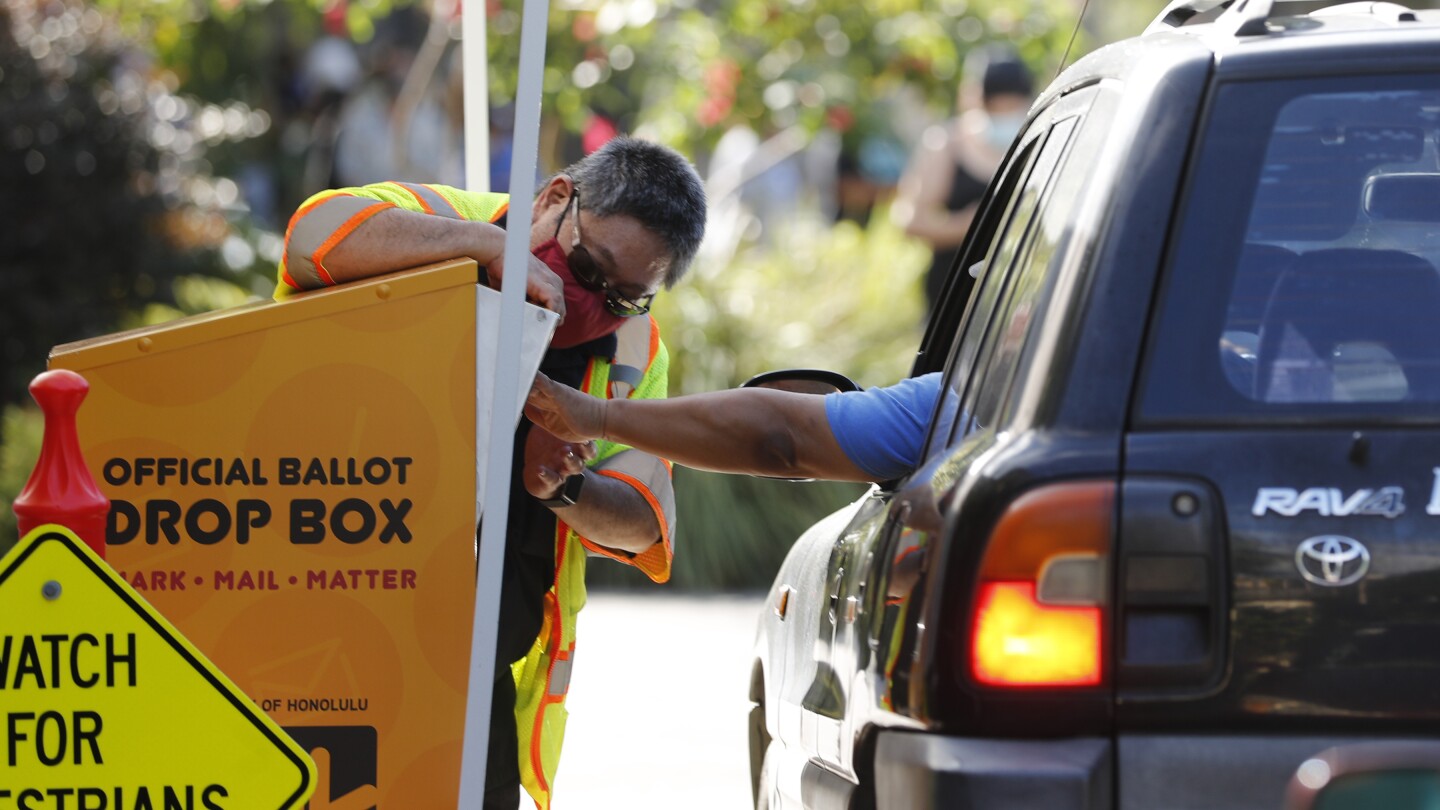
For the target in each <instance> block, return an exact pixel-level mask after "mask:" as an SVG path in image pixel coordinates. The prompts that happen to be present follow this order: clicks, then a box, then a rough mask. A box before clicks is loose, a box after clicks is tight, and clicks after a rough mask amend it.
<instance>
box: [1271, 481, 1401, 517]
mask: <svg viewBox="0 0 1440 810" xmlns="http://www.w3.org/2000/svg"><path fill="white" fill-rule="evenodd" d="M1270 512H1274V513H1275V514H1277V515H1284V516H1285V517H1295V516H1296V515H1298V514H1300V513H1301V512H1316V513H1318V514H1320V515H1321V516H1323V517H1346V516H1348V515H1384V516H1385V517H1387V518H1394V517H1399V516H1401V515H1403V514H1405V490H1403V489H1401V488H1400V487H1381V488H1380V489H1357V490H1355V491H1354V492H1352V493H1350V494H1349V495H1346V494H1345V493H1344V491H1343V490H1339V489H1335V488H1333V487H1329V488H1327V487H1310V488H1309V489H1301V490H1295V489H1291V488H1289V487H1261V488H1260V491H1259V492H1256V493H1255V505H1254V506H1252V507H1251V508H1250V514H1252V515H1254V516H1255V517H1263V516H1264V515H1266V514H1267V513H1270Z"/></svg>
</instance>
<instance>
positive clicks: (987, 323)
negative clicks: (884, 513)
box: [931, 118, 1078, 449]
mask: <svg viewBox="0 0 1440 810" xmlns="http://www.w3.org/2000/svg"><path fill="white" fill-rule="evenodd" d="M1077 120H1078V119H1076V118H1068V119H1066V120H1064V121H1061V122H1059V123H1057V124H1056V125H1055V126H1054V127H1053V128H1052V129H1051V130H1050V132H1049V133H1048V134H1047V135H1046V136H1045V137H1044V140H1043V143H1041V142H1040V141H1039V140H1037V142H1036V144H1033V145H1032V146H1031V149H1030V151H1029V153H1027V155H1025V156H1024V159H1025V160H1026V161H1027V163H1026V164H1024V165H1026V168H1027V169H1028V172H1027V173H1026V175H1025V179H1024V182H1023V185H1021V186H1020V188H1021V191H1020V193H1019V194H1018V195H1015V197H1014V198H1013V199H1012V200H1011V201H1010V204H1009V206H1008V207H1007V209H1006V211H1005V215H1004V219H1003V227H1002V228H1000V229H998V230H997V234H998V235H997V238H996V239H995V241H994V243H993V245H992V247H991V249H990V251H989V252H988V253H987V255H986V258H985V263H984V265H983V269H981V270H980V272H981V274H982V275H981V278H980V287H979V290H978V291H977V293H976V299H975V302H974V304H973V308H972V311H971V312H970V315H969V317H968V318H967V319H966V323H965V326H964V327H963V329H962V332H961V337H960V340H959V342H958V344H957V347H956V350H955V356H954V357H953V358H952V362H951V365H950V371H949V374H948V377H947V388H946V390H947V392H948V393H949V394H950V395H949V396H947V397H946V400H945V402H944V403H942V405H941V408H942V411H943V412H942V413H941V415H940V417H939V418H937V420H936V422H935V424H936V429H937V433H938V434H939V435H938V436H937V439H936V440H935V441H932V444H931V447H932V449H938V448H940V447H944V446H950V445H952V444H954V443H955V442H957V441H959V440H960V439H962V438H964V436H965V435H967V434H968V433H970V432H972V431H973V430H975V429H976V428H977V427H982V426H993V425H995V424H996V420H997V418H998V416H999V414H1000V408H1001V405H1002V404H1003V403H1004V401H1005V398H1006V394H1007V392H1008V388H1009V384H1010V382H1011V380H1012V379H1013V377H1014V372H1015V369H1016V365H1017V361H1018V359H1019V356H1020V348H1021V346H1022V345H1023V343H1024V339H1025V335H1026V334H1027V333H1028V328H1029V325H1030V323H1031V322H1032V321H1033V320H1034V319H1035V317H1036V316H1037V315H1038V314H1039V313H1038V312H1037V306H1038V304H1039V301H1040V293H1041V291H1042V289H1043V288H1044V280H1045V272H1044V271H1045V268H1046V266H1047V265H1048V263H1049V259H1050V256H1051V255H1052V254H1053V249H1054V244H1055V241H1056V240H1057V239H1058V237H1059V235H1060V232H1061V231H1062V230H1063V223H1058V222H1055V221H1053V220H1052V221H1051V222H1050V223H1049V224H1046V225H1042V226H1040V227H1036V223H1037V221H1038V220H1041V219H1044V218H1045V217H1046V216H1047V214H1046V213H1045V212H1047V211H1048V210H1049V202H1048V197H1049V193H1050V189H1051V188H1052V186H1053V181H1054V178H1055V176H1056V173H1057V169H1058V168H1059V167H1060V165H1061V164H1062V158H1063V156H1064V153H1065V149H1066V147H1067V146H1068V144H1069V142H1070V136H1071V134H1072V133H1073V132H1074V129H1075V124H1076V121H1077ZM1067 208H1068V206H1067ZM1062 217H1063V215H1062ZM940 439H943V442H942V441H940Z"/></svg>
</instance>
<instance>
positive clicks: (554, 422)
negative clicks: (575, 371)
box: [525, 374, 606, 442]
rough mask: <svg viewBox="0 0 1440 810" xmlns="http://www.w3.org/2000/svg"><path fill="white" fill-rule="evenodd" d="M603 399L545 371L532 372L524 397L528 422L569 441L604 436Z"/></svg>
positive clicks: (604, 406) (604, 403) (580, 440)
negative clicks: (546, 373)
mask: <svg viewBox="0 0 1440 810" xmlns="http://www.w3.org/2000/svg"><path fill="white" fill-rule="evenodd" d="M605 409H606V401H605V400H603V399H600V398H598V397H592V396H589V395H588V394H584V393H582V392H580V391H576V390H575V389H574V388H570V387H568V386H564V385H561V384H559V383H557V382H555V381H554V380H552V379H550V378H549V377H546V376H545V375H544V374H536V375H535V383H534V384H533V385H532V386H531V387H530V395H529V396H528V397H527V398H526V400H525V415H526V416H527V417H529V419H530V421H531V422H534V423H535V424H536V425H538V426H540V427H542V428H544V429H545V430H546V431H549V432H550V433H551V434H553V435H555V436H556V437H558V438H559V439H561V440H563V441H568V442H582V441H587V440H589V439H603V438H605Z"/></svg>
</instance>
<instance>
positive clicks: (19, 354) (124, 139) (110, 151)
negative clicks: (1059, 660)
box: [0, 2, 233, 405]
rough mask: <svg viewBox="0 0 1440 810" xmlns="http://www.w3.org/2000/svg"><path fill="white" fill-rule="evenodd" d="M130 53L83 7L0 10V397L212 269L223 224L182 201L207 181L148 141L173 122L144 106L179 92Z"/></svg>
mask: <svg viewBox="0 0 1440 810" xmlns="http://www.w3.org/2000/svg"><path fill="white" fill-rule="evenodd" d="M133 56H134V54H133V53H132V52H130V51H129V50H128V49H127V48H126V46H125V44H124V42H123V41H122V40H119V39H117V38H116V37H115V36H114V32H113V30H111V28H110V26H109V25H108V24H107V21H106V20H105V19H104V18H103V16H101V15H100V14H98V13H97V12H95V11H94V10H93V9H89V8H87V7H85V6H84V5H82V4H80V3H79V2H71V3H55V4H50V5H49V6H47V10H46V11H45V12H43V13H41V12H37V11H35V10H34V9H27V7H25V6H23V5H16V6H13V7H7V6H0V76H3V81H0V133H3V136H0V187H3V188H4V189H5V190H6V193H5V194H4V195H0V221H3V222H4V223H5V227H4V228H3V229H0V268H3V273H0V347H3V348H0V353H3V358H4V361H3V366H0V405H3V404H8V403H14V402H21V401H24V398H25V386H26V385H27V384H28V382H29V380H30V378H31V377H33V376H34V375H35V374H36V373H38V372H39V371H41V370H42V369H43V368H44V363H45V357H46V355H47V354H48V352H49V350H50V348H51V347H52V346H54V345H56V344H58V343H64V342H67V341H71V340H75V339H78V338H81V337H87V336H90V335H94V334H100V333H104V332H108V331H111V330H113V329H114V328H115V327H116V326H117V325H118V324H119V323H120V322H121V320H122V319H123V318H124V316H125V315H126V313H128V312H130V311H132V310H134V309H135V308H136V307H138V306H140V305H141V304H142V303H144V302H148V301H152V300H157V299H158V300H164V299H165V298H167V297H168V290H169V288H170V282H171V281H172V280H173V279H175V278H178V277H181V276H183V275H186V274H190V273H197V272H214V271H215V269H216V263H215V257H214V255H213V254H211V253H207V252H206V251H205V250H204V247H205V245H206V241H207V238H208V237H207V233H208V232H211V231H213V229H214V228H215V227H216V226H217V225H218V226H219V228H220V230H221V231H222V232H223V230H224V221H223V219H220V220H218V222H217V220H216V217H217V215H216V214H214V213H213V212H209V211H205V210H201V209H198V208H196V207H194V206H192V205H189V204H188V202H187V199H186V191H185V189H187V188H190V187H192V186H194V185H195V184H198V183H204V182H205V181H206V180H205V178H204V177H203V176H202V177H199V178H195V177H186V178H181V177H180V176H179V175H178V174H177V171H178V161H177V160H176V159H175V154H174V152H172V151H168V150H167V149H166V148H164V147H163V146H161V145H157V144H156V143H155V142H153V141H152V138H153V137H154V136H155V134H156V132H157V131H159V130H161V129H163V128H164V127H169V126H170V125H169V122H168V121H163V120H156V118H155V117H153V116H152V114H151V112H152V107H151V105H152V104H154V103H159V102H160V100H161V99H171V100H173V96H170V95H169V93H168V91H167V90H166V89H165V88H164V87H163V86H159V85H156V84H151V83H149V82H147V81H146V79H145V77H144V75H143V74H142V73H140V72H139V71H137V70H136V69H135V68H134V65H133V61H134V60H133ZM168 132H169V133H170V134H171V135H174V129H173V127H171V128H170V129H169V130H168ZM232 185H233V184H232Z"/></svg>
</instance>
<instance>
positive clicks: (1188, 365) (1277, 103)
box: [1142, 76, 1440, 420]
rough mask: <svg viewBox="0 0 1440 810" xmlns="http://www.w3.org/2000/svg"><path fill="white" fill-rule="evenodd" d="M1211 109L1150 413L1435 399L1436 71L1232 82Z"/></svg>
mask: <svg viewBox="0 0 1440 810" xmlns="http://www.w3.org/2000/svg"><path fill="white" fill-rule="evenodd" d="M1214 110H1215V112H1214V114H1213V115H1212V116H1211V120H1210V122H1209V124H1208V126H1207V128H1206V132H1205V133H1204V136H1203V138H1202V140H1201V142H1200V143H1201V151H1200V155H1199V157H1198V161H1197V163H1196V166H1195V169H1194V172H1193V179H1192V181H1191V184H1190V188H1191V193H1190V196H1189V202H1188V204H1187V205H1186V207H1185V208H1184V210H1183V221H1182V224H1181V229H1180V238H1179V241H1178V244H1177V249H1176V254H1175V258H1174V260H1173V263H1172V267H1171V270H1170V273H1169V276H1168V278H1167V282H1166V289H1165V293H1164V303H1163V309H1162V311H1161V317H1160V318H1159V320H1158V322H1157V331H1156V333H1155V335H1156V336H1155V342H1154V350H1153V352H1152V355H1151V358H1150V362H1149V364H1148V367H1147V377H1146V387H1145V394H1144V401H1143V405H1142V412H1143V415H1144V416H1145V417H1146V418H1149V419H1159V420H1170V419H1200V420H1204V419H1207V418H1209V419H1217V418H1218V419H1226V418H1231V417H1235V416H1247V415H1250V416H1255V417H1258V418H1261V419H1269V418H1288V417H1294V416H1296V415H1316V416H1351V415H1365V416H1370V417H1374V416H1383V415H1386V414H1393V415H1397V416H1405V417H1414V416H1417V415H1420V414H1423V413H1424V412H1425V411H1424V409H1423V408H1417V407H1416V406H1417V404H1420V403H1425V404H1433V403H1436V402H1440V317H1437V313H1440V271H1437V267H1436V262H1437V260H1440V156H1437V155H1440V153H1437V133H1440V77H1435V76H1424V77H1369V78H1364V79H1345V80H1336V79H1326V80H1315V81H1304V82H1285V83H1250V84H1235V85H1229V86H1223V87H1222V88H1221V89H1220V90H1219V92H1218V93H1217V96H1216V102H1215V107H1214ZM1430 411H1431V412H1432V413H1433V412H1434V409H1433V408H1432V409H1430Z"/></svg>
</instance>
